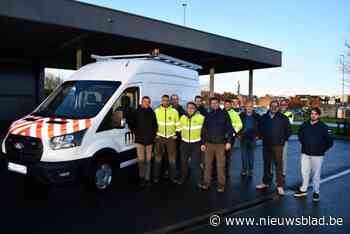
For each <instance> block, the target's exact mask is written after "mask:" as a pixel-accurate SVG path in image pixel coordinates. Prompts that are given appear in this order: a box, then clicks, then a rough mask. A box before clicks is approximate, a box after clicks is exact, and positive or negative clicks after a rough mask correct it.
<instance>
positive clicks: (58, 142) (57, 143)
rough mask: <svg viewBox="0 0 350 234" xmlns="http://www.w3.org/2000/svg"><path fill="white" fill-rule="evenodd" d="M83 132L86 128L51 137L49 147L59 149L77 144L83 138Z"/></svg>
mask: <svg viewBox="0 0 350 234" xmlns="http://www.w3.org/2000/svg"><path fill="white" fill-rule="evenodd" d="M85 132H86V129H85V130H82V131H79V132H74V133H70V134H67V135H62V136H56V137H52V138H51V139H50V148H51V149H52V150H59V149H67V148H72V147H76V146H79V145H80V144H81V142H82V140H83V137H84V135H85Z"/></svg>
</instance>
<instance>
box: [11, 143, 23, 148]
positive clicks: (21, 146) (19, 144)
mask: <svg viewBox="0 0 350 234" xmlns="http://www.w3.org/2000/svg"><path fill="white" fill-rule="evenodd" d="M13 147H14V148H15V149H16V150H23V149H24V145H23V144H22V143H20V142H17V143H15V144H14V145H13Z"/></svg>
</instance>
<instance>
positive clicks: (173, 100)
mask: <svg viewBox="0 0 350 234" xmlns="http://www.w3.org/2000/svg"><path fill="white" fill-rule="evenodd" d="M170 104H171V106H172V107H173V108H174V109H175V110H177V112H178V113H179V119H180V118H181V116H182V115H184V114H185V113H186V111H185V110H184V108H183V107H182V106H181V105H180V98H179V95H177V94H173V95H171V97H170ZM180 145H181V134H180V132H176V155H177V157H176V168H177V174H178V175H179V174H180V171H181V157H180V155H181V151H180V149H181V147H180Z"/></svg>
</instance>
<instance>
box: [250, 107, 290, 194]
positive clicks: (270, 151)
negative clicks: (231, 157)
mask: <svg viewBox="0 0 350 234" xmlns="http://www.w3.org/2000/svg"><path fill="white" fill-rule="evenodd" d="M259 132H260V136H261V138H262V141H263V159H264V176H263V183H262V184H259V185H257V186H256V188H257V189H265V188H267V187H269V186H270V184H271V182H272V171H271V164H272V163H274V165H276V166H275V169H276V179H277V192H278V194H279V195H280V196H283V195H284V189H283V186H284V178H283V161H282V157H283V146H284V143H285V142H286V141H288V138H289V137H290V135H291V133H292V130H291V125H290V123H289V120H288V118H287V117H286V116H284V115H283V114H282V113H280V112H279V102H278V101H272V102H271V103H270V110H269V111H268V112H267V113H266V114H264V115H263V117H262V118H261V122H260V125H259Z"/></svg>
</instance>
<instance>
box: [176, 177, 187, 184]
mask: <svg viewBox="0 0 350 234" xmlns="http://www.w3.org/2000/svg"><path fill="white" fill-rule="evenodd" d="M185 181H186V179H185V178H181V179H179V180H178V181H177V183H178V184H180V185H181V184H184V183H185Z"/></svg>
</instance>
